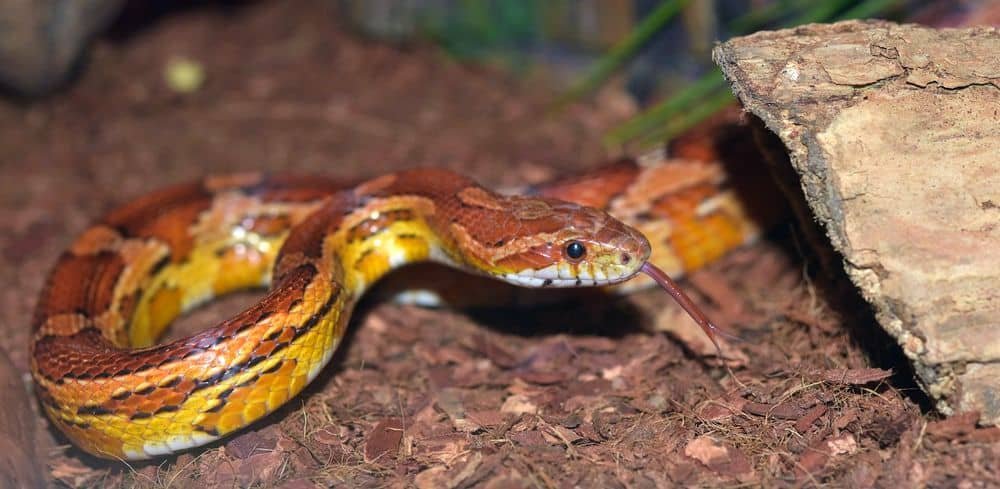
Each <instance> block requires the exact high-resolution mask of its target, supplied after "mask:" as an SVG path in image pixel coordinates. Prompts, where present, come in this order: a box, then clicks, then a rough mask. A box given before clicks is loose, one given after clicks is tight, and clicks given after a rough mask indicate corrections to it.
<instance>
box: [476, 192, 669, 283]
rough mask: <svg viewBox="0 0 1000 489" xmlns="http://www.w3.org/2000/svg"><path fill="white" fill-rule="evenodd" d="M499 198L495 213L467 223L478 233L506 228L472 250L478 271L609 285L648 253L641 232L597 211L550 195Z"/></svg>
mask: <svg viewBox="0 0 1000 489" xmlns="http://www.w3.org/2000/svg"><path fill="white" fill-rule="evenodd" d="M504 200H505V202H504V205H503V206H502V207H503V208H504V209H505V210H504V212H503V213H502V214H501V215H495V216H492V217H491V218H490V219H488V220H484V221H482V222H480V223H477V224H475V225H473V226H472V228H473V229H472V231H473V233H475V234H479V235H480V237H485V236H483V235H484V234H491V232H496V230H498V229H503V230H506V231H505V232H506V233H508V234H507V235H505V236H502V235H498V236H499V237H497V238H495V239H493V240H492V241H486V242H488V243H490V246H488V247H486V248H487V249H482V248H481V249H480V251H481V253H478V254H479V255H480V258H481V259H482V262H484V264H483V265H481V267H482V268H483V271H485V272H486V273H488V274H490V275H493V276H494V277H497V278H499V279H501V280H504V281H507V282H510V283H513V284H515V285H522V286H528V287H581V286H600V285H610V284H615V283H618V282H622V281H625V280H628V279H630V278H632V276H633V275H635V274H636V273H637V272H638V271H639V270H640V269H641V268H642V265H643V264H644V263H645V262H646V260H647V259H648V258H649V253H650V246H649V242H648V241H647V240H646V238H645V236H643V235H642V233H640V232H639V231H637V230H635V229H633V228H631V227H629V226H627V225H625V224H624V223H622V222H621V221H619V220H617V219H615V218H613V217H611V216H610V215H608V214H607V213H605V212H603V211H600V210H597V209H593V208H590V207H583V206H579V205H576V204H571V203H567V202H563V201H558V200H554V199H540V198H522V197H506V198H505V199H504ZM473 233H470V234H473Z"/></svg>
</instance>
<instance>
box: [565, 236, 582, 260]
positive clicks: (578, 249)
mask: <svg viewBox="0 0 1000 489" xmlns="http://www.w3.org/2000/svg"><path fill="white" fill-rule="evenodd" d="M586 254H587V248H585V247H584V246H583V243H581V242H579V241H570V242H569V244H567V245H566V256H568V257H569V258H570V259H571V260H579V259H580V258H583V255H586Z"/></svg>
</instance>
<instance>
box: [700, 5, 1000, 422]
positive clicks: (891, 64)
mask: <svg viewBox="0 0 1000 489" xmlns="http://www.w3.org/2000/svg"><path fill="white" fill-rule="evenodd" d="M714 58H715V60H716V62H717V63H718V64H719V65H720V66H721V67H722V70H723V73H724V74H725V76H726V77H727V79H728V80H729V81H730V83H731V84H732V88H733V90H734V92H735V93H736V95H737V97H738V98H739V99H740V100H741V102H742V103H743V105H744V107H745V108H746V109H747V110H748V111H749V112H751V113H753V114H754V115H756V116H757V117H759V118H760V119H762V120H763V122H764V123H765V124H766V126H767V127H768V128H769V129H770V130H771V131H772V132H774V133H775V134H777V135H778V136H779V137H780V138H781V140H782V142H783V143H784V144H785V146H786V147H787V149H788V151H789V154H790V159H791V163H792V165H793V167H794V169H795V170H796V172H797V173H798V175H799V180H800V183H801V186H802V190H803V193H804V194H805V197H806V200H807V202H808V204H809V207H810V209H811V210H812V212H813V214H814V216H815V218H816V219H817V220H818V221H819V222H820V223H821V224H822V225H823V227H824V229H825V231H826V235H827V237H828V238H829V240H830V241H831V243H832V245H833V247H834V248H835V249H836V250H837V251H838V252H839V253H840V254H841V256H842V258H843V266H844V268H845V270H846V271H847V274H848V276H849V277H850V279H851V280H852V281H853V282H854V284H855V285H856V286H857V287H858V288H859V289H860V291H861V293H862V295H863V296H864V297H865V299H866V300H867V301H868V302H870V303H871V304H872V306H873V308H874V310H875V313H876V318H877V319H878V321H879V323H880V324H881V326H882V327H883V328H884V329H885V330H886V331H888V332H889V333H890V334H891V335H892V336H893V337H894V338H896V340H897V341H898V342H899V344H900V345H901V346H902V348H903V350H904V352H905V354H906V355H907V356H908V357H909V358H910V359H911V360H912V362H913V365H914V367H915V371H916V373H917V376H918V378H919V380H920V382H921V384H922V385H923V387H924V388H925V390H926V391H927V393H928V394H929V395H930V396H931V397H932V398H933V399H934V400H935V402H936V406H937V408H938V409H939V410H940V411H941V412H943V413H945V414H953V413H955V412H960V411H963V412H964V411H978V412H979V413H980V422H982V423H985V424H1000V32H998V30H997V29H996V28H991V27H977V28H968V29H932V28H926V27H922V26H917V25H898V24H893V23H889V22H881V21H848V22H841V23H836V24H830V25H818V24H813V25H807V26H802V27H799V28H795V29H788V30H781V31H773V32H760V33H757V34H754V35H750V36H746V37H741V38H736V39H732V40H730V41H728V42H726V43H723V44H721V45H719V46H718V47H717V48H716V49H715V52H714Z"/></svg>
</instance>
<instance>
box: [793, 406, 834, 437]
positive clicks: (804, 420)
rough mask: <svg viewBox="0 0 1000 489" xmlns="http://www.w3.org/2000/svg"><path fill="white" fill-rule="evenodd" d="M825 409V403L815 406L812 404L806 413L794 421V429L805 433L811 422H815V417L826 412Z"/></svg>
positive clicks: (817, 417)
mask: <svg viewBox="0 0 1000 489" xmlns="http://www.w3.org/2000/svg"><path fill="white" fill-rule="evenodd" d="M826 411H827V409H826V405H823V404H817V405H816V406H813V408H812V409H810V410H808V411H806V413H805V414H803V415H802V417H801V418H799V420H798V421H796V422H795V431H798V432H799V433H805V432H806V431H808V430H809V428H811V427H812V425H813V423H815V422H816V420H817V419H819V418H820V417H822V416H823V415H824V414H826Z"/></svg>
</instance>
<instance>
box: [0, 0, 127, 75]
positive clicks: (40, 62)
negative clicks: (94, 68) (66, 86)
mask: <svg viewBox="0 0 1000 489" xmlns="http://www.w3.org/2000/svg"><path fill="white" fill-rule="evenodd" d="M122 4H123V1H122V0H7V1H5V2H3V4H0V26H2V28H0V84H2V85H4V86H6V87H7V88H9V89H12V90H14V91H17V92H19V93H23V94H26V95H40V94H43V93H45V92H48V91H50V90H52V89H53V88H55V87H57V86H58V85H59V84H60V83H61V82H63V81H64V80H65V79H66V77H67V75H68V74H69V73H70V72H71V70H72V69H73V67H74V65H75V64H76V63H77V62H78V59H79V58H80V56H81V53H82V52H83V50H84V48H86V46H87V45H88V44H89V42H90V40H91V39H92V38H93V37H94V35H95V34H96V33H98V32H99V31H100V30H101V29H102V28H104V27H105V25H106V24H107V23H108V21H110V20H111V19H112V18H113V17H114V15H115V14H116V13H117V12H118V11H119V8H120V7H121V5H122Z"/></svg>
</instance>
